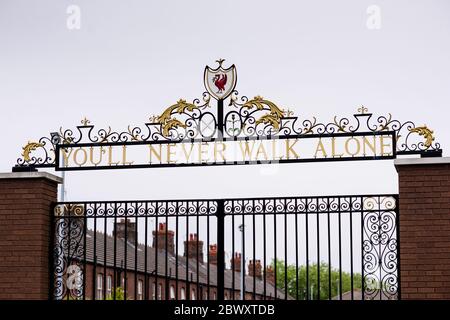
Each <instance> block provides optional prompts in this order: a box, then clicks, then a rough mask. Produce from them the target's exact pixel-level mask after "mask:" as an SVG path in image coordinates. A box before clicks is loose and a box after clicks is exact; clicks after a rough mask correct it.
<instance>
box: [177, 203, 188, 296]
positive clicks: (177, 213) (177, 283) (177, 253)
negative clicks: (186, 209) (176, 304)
mask: <svg viewBox="0 0 450 320" xmlns="http://www.w3.org/2000/svg"><path fill="white" fill-rule="evenodd" d="M181 205H183V203H181ZM186 206H187V204H186ZM178 213H179V205H178V201H177V203H176V216H175V292H176V293H175V299H177V300H178V299H179V298H178Z"/></svg>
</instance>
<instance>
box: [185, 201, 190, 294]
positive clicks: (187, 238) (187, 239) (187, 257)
mask: <svg viewBox="0 0 450 320" xmlns="http://www.w3.org/2000/svg"><path fill="white" fill-rule="evenodd" d="M186 212H187V213H189V208H188V209H187V210H186ZM185 243H186V244H185V248H184V252H185V258H186V300H191V286H190V281H189V215H186V242H185Z"/></svg>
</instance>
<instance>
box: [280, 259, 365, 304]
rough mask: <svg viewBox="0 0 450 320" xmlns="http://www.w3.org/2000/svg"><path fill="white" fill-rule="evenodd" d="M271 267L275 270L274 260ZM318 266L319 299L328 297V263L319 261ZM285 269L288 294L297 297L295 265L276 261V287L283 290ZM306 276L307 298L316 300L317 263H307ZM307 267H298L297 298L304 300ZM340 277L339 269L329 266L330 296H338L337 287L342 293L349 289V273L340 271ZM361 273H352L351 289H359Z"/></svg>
mask: <svg viewBox="0 0 450 320" xmlns="http://www.w3.org/2000/svg"><path fill="white" fill-rule="evenodd" d="M272 267H273V268H274V271H275V261H272ZM319 268H320V299H321V300H326V299H329V278H328V275H329V265H328V263H325V262H321V263H320V265H319ZM286 269H287V288H288V294H289V295H290V296H291V297H292V298H294V299H295V298H297V295H296V288H297V285H296V283H297V277H296V272H295V270H296V267H295V265H287V267H286V266H285V263H284V262H283V261H280V260H277V261H276V272H277V288H280V289H282V290H284V286H285V270H286ZM308 269H309V270H308V275H309V276H308V278H309V298H310V299H315V300H318V299H319V297H318V292H319V290H318V288H317V263H313V264H310V265H309V268H308ZM306 275H307V268H306V266H305V265H302V266H299V267H298V292H297V293H298V299H299V300H306V294H307V290H306V279H307V276H306ZM339 279H340V273H339V269H336V268H331V298H334V297H337V296H339V291H340V290H339V289H340V288H339V287H340V286H342V293H345V292H348V291H351V274H350V273H349V272H344V271H342V279H341V281H339ZM361 281H362V280H361V274H359V273H354V274H353V290H355V289H361Z"/></svg>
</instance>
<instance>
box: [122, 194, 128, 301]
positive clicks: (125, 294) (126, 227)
mask: <svg viewBox="0 0 450 320" xmlns="http://www.w3.org/2000/svg"><path fill="white" fill-rule="evenodd" d="M124 248H125V249H124V250H125V253H124V255H125V258H124V269H123V273H124V285H123V286H124V289H123V299H124V300H127V292H128V290H127V289H128V203H127V202H125V241H124Z"/></svg>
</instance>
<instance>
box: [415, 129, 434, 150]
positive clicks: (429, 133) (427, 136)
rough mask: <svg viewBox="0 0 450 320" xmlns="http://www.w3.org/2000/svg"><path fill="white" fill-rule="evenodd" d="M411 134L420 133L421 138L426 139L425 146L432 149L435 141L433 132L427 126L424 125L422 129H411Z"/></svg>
mask: <svg viewBox="0 0 450 320" xmlns="http://www.w3.org/2000/svg"><path fill="white" fill-rule="evenodd" d="M409 131H410V132H415V133H418V134H419V135H420V136H423V137H424V138H425V146H426V147H430V146H431V144H432V143H433V141H434V136H433V133H434V131H433V130H430V129H429V128H428V127H427V126H425V125H423V126H421V127H415V128H411V129H409Z"/></svg>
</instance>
